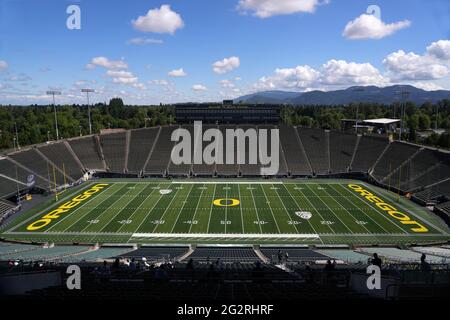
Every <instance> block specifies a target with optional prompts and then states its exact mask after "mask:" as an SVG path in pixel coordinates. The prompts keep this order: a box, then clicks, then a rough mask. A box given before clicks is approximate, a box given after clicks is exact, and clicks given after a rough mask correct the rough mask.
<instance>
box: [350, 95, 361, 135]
mask: <svg viewBox="0 0 450 320" xmlns="http://www.w3.org/2000/svg"><path fill="white" fill-rule="evenodd" d="M352 91H353V92H357V95H359V94H360V93H361V92H364V88H363V87H357V88H354V89H353V90H352ZM360 102H361V101H356V118H355V133H356V134H358V120H359V119H358V117H359V104H360Z"/></svg>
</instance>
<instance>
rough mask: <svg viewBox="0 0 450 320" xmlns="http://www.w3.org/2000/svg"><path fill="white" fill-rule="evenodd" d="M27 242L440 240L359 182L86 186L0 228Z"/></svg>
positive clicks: (427, 219)
mask: <svg viewBox="0 0 450 320" xmlns="http://www.w3.org/2000/svg"><path fill="white" fill-rule="evenodd" d="M2 237H4V238H8V239H19V240H28V241H41V242H42V241H49V242H50V241H54V242H64V243H71V242H90V243H92V242H101V243H105V242H108V243H155V242H159V243H224V244H226V243H255V244H257V243H289V244H292V243H308V244H333V243H336V244H337V243H340V244H352V243H365V244H368V243H383V244H386V243H411V242H430V241H436V240H445V239H449V234H448V229H447V228H446V227H445V226H444V225H443V223H442V222H441V221H440V220H439V219H438V218H437V217H435V216H433V214H432V213H430V212H427V211H426V210H424V209H423V208H420V207H419V206H416V205H415V204H413V203H412V202H410V201H408V200H406V199H403V198H400V197H398V196H397V195H396V194H394V193H390V192H388V191H386V190H382V189H380V188H377V187H374V186H371V185H369V184H366V183H363V182H360V181H349V180H305V181H299V180H297V181H296V180H292V181H289V180H285V181H277V180H273V181H245V180H243V181H235V180H231V181H226V180H218V181H215V180H209V181H195V180H194V181H188V180H180V181H170V180H147V181H146V180H110V179H105V180H96V181H89V182H87V183H85V184H83V185H82V186H81V187H78V188H76V189H74V190H70V191H69V190H68V191H66V192H63V193H62V194H60V195H59V198H58V200H57V201H56V200H55V199H53V200H50V201H48V202H47V203H45V204H42V205H40V206H38V207H36V208H33V209H32V210H30V211H29V212H26V213H25V214H24V215H22V216H21V217H19V218H18V219H16V220H15V221H14V222H13V223H12V224H10V225H8V226H7V227H6V228H4V229H2Z"/></svg>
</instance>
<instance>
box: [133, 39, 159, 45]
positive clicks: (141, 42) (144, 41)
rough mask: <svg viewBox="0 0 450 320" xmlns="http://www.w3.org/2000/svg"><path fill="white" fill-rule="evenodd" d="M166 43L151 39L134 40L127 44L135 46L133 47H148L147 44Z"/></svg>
mask: <svg viewBox="0 0 450 320" xmlns="http://www.w3.org/2000/svg"><path fill="white" fill-rule="evenodd" d="M163 43H164V41H162V40H160V39H151V38H133V39H130V40H128V41H127V44H133V45H138V46H142V45H146V44H163Z"/></svg>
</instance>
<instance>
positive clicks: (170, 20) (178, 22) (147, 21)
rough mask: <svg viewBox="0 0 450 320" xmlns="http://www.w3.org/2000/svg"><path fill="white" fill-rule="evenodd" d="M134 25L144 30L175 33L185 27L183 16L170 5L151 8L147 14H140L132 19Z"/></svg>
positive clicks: (137, 28)
mask: <svg viewBox="0 0 450 320" xmlns="http://www.w3.org/2000/svg"><path fill="white" fill-rule="evenodd" d="M132 24H133V27H134V28H135V29H136V30H139V31H142V32H154V33H170V34H175V31H177V29H181V28H183V27H184V22H183V19H181V16H180V15H179V14H178V13H176V12H174V11H172V9H171V8H170V5H167V4H165V5H162V6H161V7H160V8H159V9H158V8H155V9H152V10H149V11H148V12H147V14H146V15H145V16H139V17H138V18H137V19H136V20H133V21H132Z"/></svg>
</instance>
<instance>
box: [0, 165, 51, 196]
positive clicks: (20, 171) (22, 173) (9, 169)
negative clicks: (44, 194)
mask: <svg viewBox="0 0 450 320" xmlns="http://www.w3.org/2000/svg"><path fill="white" fill-rule="evenodd" d="M0 174H3V175H5V176H7V177H9V178H11V179H14V180H18V181H20V182H21V183H22V184H23V185H24V186H26V183H27V180H28V177H29V176H30V175H32V174H33V173H31V172H30V171H28V170H26V169H24V168H23V167H21V166H20V165H16V164H15V163H13V162H12V161H10V160H9V159H6V158H4V159H1V160H0ZM34 178H35V181H36V186H38V187H40V188H43V189H48V188H49V181H48V180H46V179H45V180H44V179H43V178H41V177H38V176H36V175H35V177H34ZM10 187H11V186H9V187H8V188H10Z"/></svg>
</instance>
